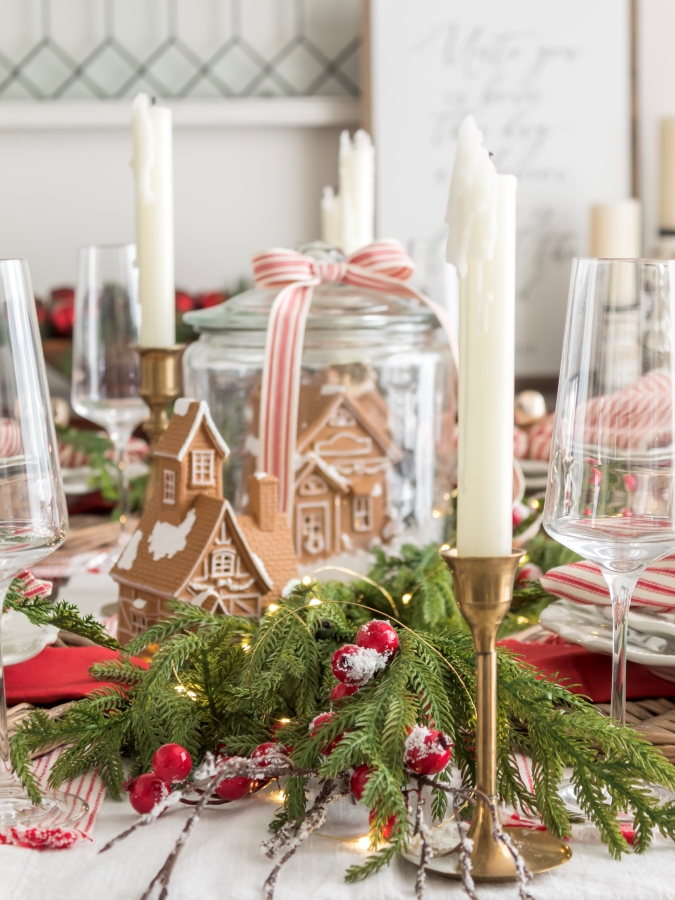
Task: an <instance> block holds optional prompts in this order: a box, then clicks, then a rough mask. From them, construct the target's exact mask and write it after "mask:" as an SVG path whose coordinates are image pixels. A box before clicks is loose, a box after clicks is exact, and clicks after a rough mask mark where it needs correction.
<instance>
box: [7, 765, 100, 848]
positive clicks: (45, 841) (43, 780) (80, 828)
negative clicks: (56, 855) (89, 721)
mask: <svg viewBox="0 0 675 900" xmlns="http://www.w3.org/2000/svg"><path fill="white" fill-rule="evenodd" d="M65 749H66V748H65V747H57V748H56V749H55V750H52V751H51V753H46V754H45V755H44V756H41V757H40V758H39V759H37V760H36V761H35V765H34V770H33V771H34V772H35V775H36V776H37V778H38V780H39V782H40V786H41V787H42V788H44V789H45V790H47V789H48V788H47V778H48V777H49V773H50V771H51V769H52V766H53V765H54V763H55V762H56V761H57V759H58V758H59V757H60V756H61V754H62V753H63V752H64V750H65ZM59 791H60V792H61V793H63V794H65V795H66V796H69V797H72V798H75V797H80V799H82V800H84V801H85V802H86V803H87V804H88V806H89V810H88V811H87V812H86V813H85V815H84V816H83V817H82V818H81V819H80V820H79V821H77V822H75V823H74V824H73V825H70V826H68V827H66V828H25V827H15V828H0V844H14V845H15V846H17V847H28V848H29V849H31V850H67V849H68V848H69V847H72V846H74V845H75V844H80V843H82V842H83V841H90V840H91V837H90V832H91V831H92V830H93V828H94V824H95V822H96V817H97V815H98V812H99V809H100V808H101V804H102V803H103V798H104V796H105V787H104V786H103V782H102V781H101V779H100V778H99V777H98V775H96V774H95V772H94V771H93V770H90V771H88V772H85V774H84V775H80V776H78V777H77V778H72V779H71V780H70V781H65V782H64V783H63V784H62V785H61V787H60V788H59ZM74 805H75V801H74V800H73V807H74Z"/></svg>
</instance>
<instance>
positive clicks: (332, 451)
mask: <svg viewBox="0 0 675 900" xmlns="http://www.w3.org/2000/svg"><path fill="white" fill-rule="evenodd" d="M383 405H384V409H383ZM385 412H386V404H385V402H384V400H383V398H381V397H380V395H379V394H377V392H375V391H368V392H365V393H364V395H363V396H362V397H358V398H357V397H355V396H350V395H349V394H348V393H347V392H346V391H345V390H344V389H343V388H342V387H340V386H338V385H332V384H326V385H323V387H321V388H319V389H312V388H308V387H303V389H302V390H301V395H300V407H299V410H298V423H299V428H298V441H297V458H298V468H297V470H296V481H295V498H294V499H295V507H294V511H293V539H294V543H295V548H296V552H297V555H298V558H299V559H300V560H301V561H302V562H305V563H309V562H312V561H315V560H316V558H317V557H328V556H332V555H334V554H337V553H342V552H344V551H353V550H358V549H369V548H370V547H371V546H372V545H373V543H376V542H379V541H382V540H386V539H387V537H388V536H389V535H388V523H389V519H390V515H389V508H388V497H389V476H390V473H391V467H392V465H393V464H395V463H397V462H399V461H400V460H401V453H400V451H399V450H398V449H397V447H396V446H395V445H394V444H393V442H392V440H391V438H390V437H389V436H388V434H387V432H386V430H385V424H384V423H385V421H386V420H385V418H384V415H385Z"/></svg>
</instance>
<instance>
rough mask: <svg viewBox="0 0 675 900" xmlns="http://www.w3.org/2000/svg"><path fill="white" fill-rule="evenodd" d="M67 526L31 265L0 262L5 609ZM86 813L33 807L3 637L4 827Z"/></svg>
mask: <svg viewBox="0 0 675 900" xmlns="http://www.w3.org/2000/svg"><path fill="white" fill-rule="evenodd" d="M67 529H68V517H67V511H66V503H65V497H64V494H63V484H62V481H61V471H60V468H59V459H58V450H57V443H56V435H55V431H54V423H53V420H52V416H51V406H50V402H49V391H48V388H47V377H46V372H45V367H44V359H43V356H42V345H41V343H40V333H39V329H38V323H37V316H36V312H35V301H34V299H33V293H32V288H31V284H30V275H29V272H28V266H27V264H26V263H25V261H22V260H12V259H5V260H0V610H1V609H2V606H3V604H4V598H5V595H6V593H7V589H8V587H9V585H10V584H11V581H12V579H13V578H14V577H15V576H16V575H17V574H18V573H19V572H21V571H23V570H25V569H27V568H29V567H30V566H32V565H35V563H37V562H39V561H40V560H42V559H44V558H45V557H46V556H48V555H49V554H50V553H51V552H52V551H53V550H55V549H56V548H57V547H58V546H59V545H60V544H61V543H62V542H63V541H64V540H65V537H66V534H67ZM1 622H2V617H1V616H0V623H1ZM0 632H1V625H0ZM87 808H88V807H87V804H86V803H85V802H84V801H83V800H81V799H80V798H79V797H76V796H73V795H70V796H66V795H63V794H59V793H57V792H52V791H50V792H46V793H45V794H44V796H43V799H42V801H41V803H40V804H39V805H37V806H34V805H33V804H32V802H31V800H30V798H29V797H28V795H27V793H26V791H25V789H24V788H23V786H22V785H21V783H20V781H19V780H18V779H17V778H16V776H15V775H14V773H13V772H12V769H11V765H10V761H9V736H8V727H7V704H6V697H5V681H4V669H3V665H2V647H1V633H0V826H6V825H11V826H12V827H49V828H52V827H63V826H65V825H69V824H71V823H73V822H75V821H77V819H79V818H80V817H81V816H83V815H84V814H85V812H86V811H87Z"/></svg>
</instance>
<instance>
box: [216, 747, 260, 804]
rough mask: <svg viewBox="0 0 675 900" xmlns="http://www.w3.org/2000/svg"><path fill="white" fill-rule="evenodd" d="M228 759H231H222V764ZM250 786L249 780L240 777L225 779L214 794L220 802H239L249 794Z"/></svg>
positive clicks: (227, 757) (226, 757)
mask: <svg viewBox="0 0 675 900" xmlns="http://www.w3.org/2000/svg"><path fill="white" fill-rule="evenodd" d="M228 759H231V757H229V756H225V757H223V762H225V761H226V760H228ZM252 784H253V782H252V781H251V779H250V778H244V777H242V776H237V777H235V778H225V779H223V781H221V782H220V784H219V785H218V787H217V788H216V794H218V796H219V797H220V799H221V800H230V801H232V800H241V798H242V797H245V796H246V795H247V794H249V793H250V791H251V785H252Z"/></svg>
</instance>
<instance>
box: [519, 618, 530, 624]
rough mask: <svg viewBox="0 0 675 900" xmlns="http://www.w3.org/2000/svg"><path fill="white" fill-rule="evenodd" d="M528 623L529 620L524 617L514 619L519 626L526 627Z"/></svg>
mask: <svg viewBox="0 0 675 900" xmlns="http://www.w3.org/2000/svg"><path fill="white" fill-rule="evenodd" d="M529 621H530V620H529V619H528V618H527V617H526V616H518V618H517V619H516V622H517V623H518V624H519V625H526V624H527V623H528V622H529Z"/></svg>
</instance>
